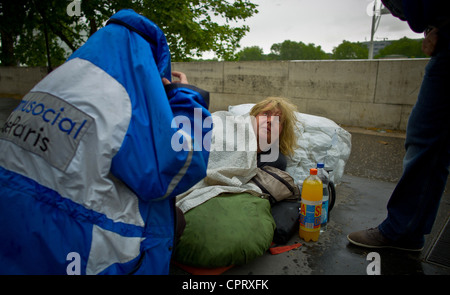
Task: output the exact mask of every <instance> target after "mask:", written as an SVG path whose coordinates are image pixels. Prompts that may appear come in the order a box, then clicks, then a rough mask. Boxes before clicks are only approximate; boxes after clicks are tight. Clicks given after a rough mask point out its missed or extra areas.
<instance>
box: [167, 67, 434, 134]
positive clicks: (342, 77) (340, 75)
mask: <svg viewBox="0 0 450 295" xmlns="http://www.w3.org/2000/svg"><path fill="white" fill-rule="evenodd" d="M427 62H428V59H404V60H357V61H355V60H329V61H328V60H327V61H264V62H256V61H255V62H191V63H174V64H173V69H174V70H177V71H182V72H185V73H186V74H187V76H188V80H189V82H190V83H191V84H194V85H197V86H198V87H201V88H204V89H206V90H209V91H210V92H211V110H212V111H216V110H226V109H227V107H228V106H229V105H236V104H241V103H248V102H252V103H254V102H258V101H260V100H262V99H264V98H265V97H267V96H283V97H288V98H290V99H291V100H292V102H294V103H295V104H296V105H297V106H298V109H299V111H300V112H304V113H308V114H312V115H318V116H324V117H327V118H330V119H332V120H334V121H335V122H337V123H339V124H343V125H348V126H358V127H377V128H386V129H399V130H405V128H406V123H407V119H408V117H409V114H410V112H411V109H412V106H413V105H414V103H415V101H416V99H417V95H418V93H419V89H420V85H421V82H422V78H423V74H424V70H425V66H426V64H427Z"/></svg>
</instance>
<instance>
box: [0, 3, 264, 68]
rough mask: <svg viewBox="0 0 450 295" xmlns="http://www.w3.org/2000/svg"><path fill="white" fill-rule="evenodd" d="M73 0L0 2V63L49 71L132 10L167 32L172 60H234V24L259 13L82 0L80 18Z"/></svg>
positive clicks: (252, 8)
mask: <svg viewBox="0 0 450 295" xmlns="http://www.w3.org/2000/svg"><path fill="white" fill-rule="evenodd" d="M72 2H74V1H72V0H67V1H63V0H46V1H41V0H14V1H11V0H0V7H1V11H0V34H1V52H0V61H1V65H5V66H8V65H17V64H25V65H28V66H43V65H49V67H52V66H57V65H59V64H61V63H62V62H63V61H64V60H65V59H66V58H67V56H68V55H69V54H71V53H72V52H73V51H75V50H76V49H77V48H79V47H80V46H81V45H82V44H83V43H84V42H85V41H86V40H87V38H88V37H89V36H91V35H92V34H93V33H95V32H96V31H97V30H98V29H99V28H101V27H102V26H103V25H104V24H105V22H106V21H107V20H108V19H109V17H110V16H111V15H113V14H114V13H115V12H117V11H119V10H120V9H123V8H131V9H133V10H135V11H136V12H138V13H140V14H142V15H144V16H146V17H148V18H149V19H150V20H152V21H153V22H154V23H156V24H157V25H158V26H159V27H160V28H161V29H162V30H163V31H164V33H165V35H166V37H167V41H168V44H169V48H170V51H171V55H172V60H173V61H187V60H190V59H191V58H192V57H198V56H201V54H202V53H203V52H206V51H211V50H212V51H213V52H215V53H216V55H217V56H218V57H219V58H222V59H225V60H232V59H235V52H236V49H237V48H238V47H239V41H240V40H241V39H242V37H243V36H244V35H245V33H246V32H248V31H249V28H248V26H245V25H243V26H240V27H239V26H238V27H235V26H233V25H232V23H235V22H236V21H239V20H244V19H246V18H248V17H251V16H252V15H254V14H255V13H257V12H258V11H257V9H256V7H257V5H256V4H253V3H252V2H250V0H235V1H232V2H229V1H226V0H171V1H167V0H113V1H107V0H82V1H81V5H80V14H79V15H77V14H75V15H73V14H71V13H68V11H67V7H68V5H69V4H70V3H72Z"/></svg>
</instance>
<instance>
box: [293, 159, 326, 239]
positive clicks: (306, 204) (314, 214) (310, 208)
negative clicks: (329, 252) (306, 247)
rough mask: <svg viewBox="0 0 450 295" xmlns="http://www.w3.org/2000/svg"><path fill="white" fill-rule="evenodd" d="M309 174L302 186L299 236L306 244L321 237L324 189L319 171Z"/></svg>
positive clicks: (314, 170) (312, 171) (310, 171)
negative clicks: (318, 174)
mask: <svg viewBox="0 0 450 295" xmlns="http://www.w3.org/2000/svg"><path fill="white" fill-rule="evenodd" d="M309 173H310V175H309V176H308V177H307V178H306V179H305V181H304V182H303V186H302V199H301V202H300V229H299V235H300V238H302V239H303V240H305V242H309V241H310V240H313V241H314V242H316V241H317V240H318V239H319V235H320V223H321V216H322V196H323V187H322V181H321V180H320V178H319V177H318V176H317V169H315V168H312V169H310V170H309Z"/></svg>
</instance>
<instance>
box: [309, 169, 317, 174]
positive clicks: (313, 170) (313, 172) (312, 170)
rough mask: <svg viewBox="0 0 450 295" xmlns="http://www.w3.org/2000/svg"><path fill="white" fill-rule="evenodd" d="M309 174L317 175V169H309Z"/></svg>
mask: <svg viewBox="0 0 450 295" xmlns="http://www.w3.org/2000/svg"><path fill="white" fill-rule="evenodd" d="M309 174H311V175H317V169H316V168H311V169H309Z"/></svg>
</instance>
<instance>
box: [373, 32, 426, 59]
mask: <svg viewBox="0 0 450 295" xmlns="http://www.w3.org/2000/svg"><path fill="white" fill-rule="evenodd" d="M389 55H403V56H406V57H410V58H419V57H427V56H426V55H425V53H423V51H422V40H413V39H409V38H407V37H403V38H401V39H400V40H396V41H392V43H391V44H389V45H388V46H386V47H385V48H383V49H381V50H380V51H379V52H378V54H377V55H376V56H375V58H380V57H385V56H389Z"/></svg>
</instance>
